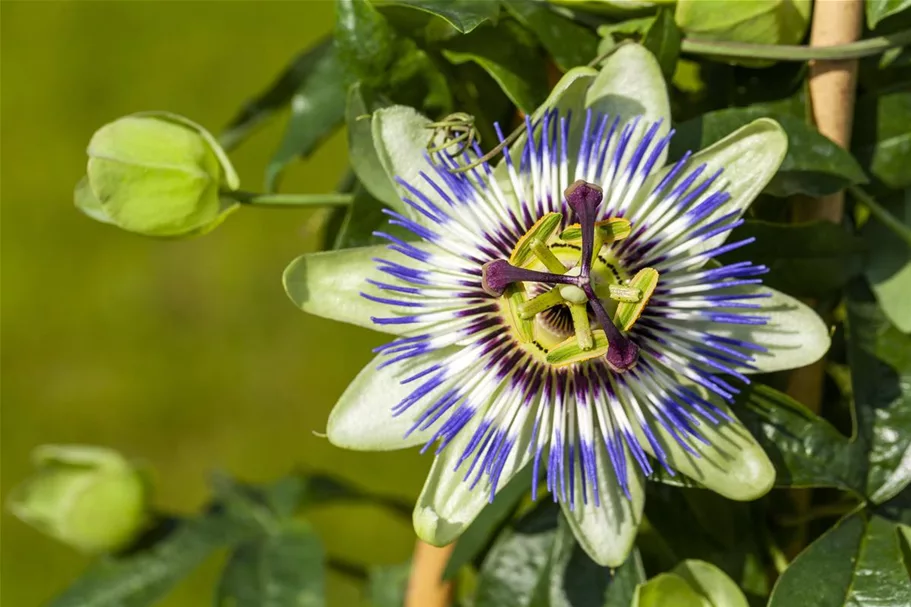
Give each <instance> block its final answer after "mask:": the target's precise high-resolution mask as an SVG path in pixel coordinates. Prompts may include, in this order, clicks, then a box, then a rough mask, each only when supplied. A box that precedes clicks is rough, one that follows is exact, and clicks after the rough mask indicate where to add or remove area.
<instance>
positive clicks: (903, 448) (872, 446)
mask: <svg viewBox="0 0 911 607" xmlns="http://www.w3.org/2000/svg"><path fill="white" fill-rule="evenodd" d="M906 295H907V294H906ZM848 335H849V338H850V340H849V350H848V361H849V363H850V364H851V378H852V386H853V393H854V408H855V417H856V419H857V445H858V447H857V448H858V449H860V450H861V451H862V452H863V453H864V454H865V456H866V457H865V458H864V459H865V461H866V462H868V464H867V469H866V483H865V487H864V493H865V494H866V495H867V496H868V497H869V498H870V499H871V500H872V501H873V502H874V503H877V502H883V501H886V500H888V499H889V498H891V497H893V496H894V495H896V494H897V493H898V492H899V491H901V490H902V489H904V488H905V487H907V486H908V484H909V483H911V358H909V356H908V354H907V353H908V352H911V336H909V335H903V334H901V333H899V332H898V331H896V330H895V328H894V327H892V326H891V325H890V324H889V322H888V321H887V320H886V318H885V317H884V315H883V314H882V312H881V311H880V309H879V307H878V306H877V305H876V302H875V301H874V300H873V298H872V297H871V296H870V293H869V292H868V291H866V289H865V288H863V287H862V286H861V285H855V286H854V288H852V289H851V290H850V291H849V298H848Z"/></svg>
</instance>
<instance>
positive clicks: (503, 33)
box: [442, 21, 549, 114]
mask: <svg viewBox="0 0 911 607" xmlns="http://www.w3.org/2000/svg"><path fill="white" fill-rule="evenodd" d="M442 53H443V55H444V56H445V57H446V58H447V59H448V60H449V61H451V62H452V63H455V64H461V63H466V62H468V61H473V62H475V63H477V64H478V65H479V66H481V67H482V68H484V70H485V71H486V72H487V73H488V74H490V76H491V77H492V78H493V79H494V80H496V81H497V83H498V84H499V85H500V88H502V89H503V92H504V93H506V96H507V97H509V99H510V100H511V101H512V102H513V103H515V104H516V106H517V107H518V108H519V109H520V110H522V111H523V112H526V113H528V114H531V113H532V112H534V110H535V108H537V107H538V106H539V105H540V104H541V103H543V102H544V100H545V99H546V98H547V94H548V90H549V87H548V86H547V69H546V63H545V57H544V56H543V55H542V54H541V53H540V52H539V51H538V49H537V48H536V46H535V43H534V40H533V38H532V37H531V35H530V34H529V33H528V32H527V31H526V30H525V29H523V28H522V26H520V25H519V24H518V23H516V22H515V21H502V22H500V24H499V25H497V26H484V27H479V28H478V29H476V30H474V31H473V32H471V33H470V34H466V35H464V36H459V37H457V38H453V39H451V40H448V41H446V42H445V43H444V44H443V47H442Z"/></svg>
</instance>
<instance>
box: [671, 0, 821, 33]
mask: <svg viewBox="0 0 911 607" xmlns="http://www.w3.org/2000/svg"><path fill="white" fill-rule="evenodd" d="M810 7H811V1H810V0H786V1H781V0H767V1H765V2H735V3H733V4H714V3H711V2H702V1H700V0H679V1H678V2H677V11H676V14H675V17H676V19H677V24H678V25H679V26H680V28H681V29H682V30H683V31H685V32H686V33H687V35H688V36H691V37H694V38H700V39H704V40H723V41H729V42H752V43H757V44H799V43H800V42H801V40H803V37H804V34H805V33H806V31H807V27H808V26H809V24H810Z"/></svg>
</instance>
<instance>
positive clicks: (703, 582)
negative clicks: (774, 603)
mask: <svg viewBox="0 0 911 607" xmlns="http://www.w3.org/2000/svg"><path fill="white" fill-rule="evenodd" d="M673 573H675V574H677V575H679V576H680V577H682V578H683V579H684V580H685V581H686V582H687V583H688V584H689V585H690V587H692V588H693V589H694V590H696V592H698V593H699V594H701V595H702V596H703V597H704V598H706V599H708V601H709V604H711V605H713V606H715V607H748V605H747V599H746V597H745V596H743V592H741V590H740V588H739V587H738V586H737V584H736V583H735V582H734V580H732V579H731V578H729V577H728V576H727V574H726V573H725V572H724V571H722V570H721V569H719V568H718V567H716V566H715V565H712V564H711V563H706V562H705V561H697V560H693V559H689V560H686V561H683V562H682V563H680V564H679V565H677V566H676V567H675V568H674V571H673Z"/></svg>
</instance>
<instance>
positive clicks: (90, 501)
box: [8, 445, 150, 554]
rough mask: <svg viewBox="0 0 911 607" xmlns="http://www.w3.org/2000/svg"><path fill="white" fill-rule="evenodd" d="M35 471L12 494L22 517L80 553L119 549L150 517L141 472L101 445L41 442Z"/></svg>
mask: <svg viewBox="0 0 911 607" xmlns="http://www.w3.org/2000/svg"><path fill="white" fill-rule="evenodd" d="M32 461H33V462H34V464H35V467H36V468H37V469H38V470H37V472H36V473H35V474H34V475H33V476H32V477H31V478H29V479H27V480H26V481H25V482H23V483H22V484H21V485H19V486H18V487H16V488H15V489H14V490H13V492H12V493H11V494H10V498H9V504H8V506H9V509H10V511H11V512H12V513H13V514H14V515H16V516H17V517H19V518H20V519H21V520H23V521H24V522H26V523H28V524H30V525H32V526H33V527H35V528H36V529H38V530H40V531H42V532H44V533H46V534H47V535H50V536H51V537H54V538H56V539H58V540H60V541H61V542H63V543H65V544H68V545H70V546H72V547H74V548H76V549H78V550H80V551H82V552H87V553H93V554H97V553H105V552H116V551H117V550H120V549H122V548H125V547H126V546H128V545H129V544H130V543H131V542H132V541H133V540H135V539H136V537H137V536H138V535H139V534H140V533H141V532H142V531H143V529H144V527H145V526H146V524H147V522H148V520H149V509H148V502H149V493H150V491H149V487H148V483H147V481H146V477H145V476H144V474H143V472H142V471H141V470H140V469H139V468H137V467H135V466H134V465H132V464H130V462H128V461H127V460H125V459H124V458H123V457H122V456H121V455H120V454H119V453H117V452H116V451H113V450H111V449H105V448H103V447H91V446H83V445H43V446H41V447H38V448H36V449H35V450H34V451H33V452H32Z"/></svg>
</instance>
